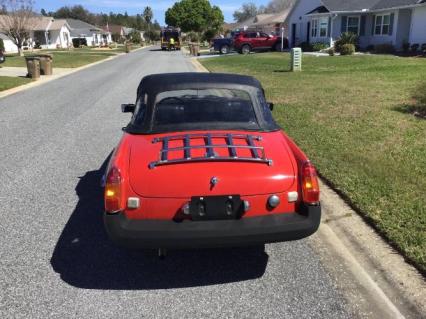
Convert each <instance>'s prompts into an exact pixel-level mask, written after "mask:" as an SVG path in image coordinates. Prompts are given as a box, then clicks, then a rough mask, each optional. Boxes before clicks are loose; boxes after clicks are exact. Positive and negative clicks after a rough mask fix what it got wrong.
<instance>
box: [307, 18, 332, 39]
mask: <svg viewBox="0 0 426 319" xmlns="http://www.w3.org/2000/svg"><path fill="white" fill-rule="evenodd" d="M327 34H328V18H327V17H324V18H319V19H313V20H312V22H311V36H312V38H316V37H320V38H325V37H327Z"/></svg>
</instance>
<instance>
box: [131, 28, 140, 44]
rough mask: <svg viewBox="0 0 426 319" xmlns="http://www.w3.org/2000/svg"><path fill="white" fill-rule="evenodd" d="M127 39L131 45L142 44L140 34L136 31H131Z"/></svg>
mask: <svg viewBox="0 0 426 319" xmlns="http://www.w3.org/2000/svg"><path fill="white" fill-rule="evenodd" d="M129 37H130V40H131V41H132V42H133V43H137V44H140V43H141V42H142V37H141V33H140V32H139V31H137V30H133V31H132V32H130V34H129Z"/></svg>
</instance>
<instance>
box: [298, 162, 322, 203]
mask: <svg viewBox="0 0 426 319" xmlns="http://www.w3.org/2000/svg"><path fill="white" fill-rule="evenodd" d="M301 173H302V174H301V175H302V197H303V202H304V203H306V204H309V205H315V204H318V203H319V195H320V191H319V184H318V175H317V171H316V169H315V167H314V166H313V165H312V163H311V162H305V163H303V165H302V172H301Z"/></svg>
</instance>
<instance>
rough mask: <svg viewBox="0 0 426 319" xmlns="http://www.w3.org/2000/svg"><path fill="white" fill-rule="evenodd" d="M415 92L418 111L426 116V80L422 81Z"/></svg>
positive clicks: (414, 96)
mask: <svg viewBox="0 0 426 319" xmlns="http://www.w3.org/2000/svg"><path fill="white" fill-rule="evenodd" d="M413 93H414V94H413V98H414V99H415V100H416V102H417V105H416V109H417V111H419V112H421V113H422V114H423V115H425V116H426V81H423V82H421V83H420V85H418V86H417V87H416V89H415V91H414V92H413Z"/></svg>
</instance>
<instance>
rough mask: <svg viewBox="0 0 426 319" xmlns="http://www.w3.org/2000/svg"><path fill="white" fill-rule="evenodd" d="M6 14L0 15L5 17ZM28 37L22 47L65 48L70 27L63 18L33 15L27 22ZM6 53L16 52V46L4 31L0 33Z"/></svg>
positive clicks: (0, 17)
mask: <svg viewBox="0 0 426 319" xmlns="http://www.w3.org/2000/svg"><path fill="white" fill-rule="evenodd" d="M5 17H6V16H0V19H5ZM28 25H30V27H29V28H30V30H28V33H29V38H28V39H26V41H25V42H24V44H23V48H33V47H40V48H42V49H55V48H67V47H68V46H69V45H70V44H71V40H70V27H69V25H68V24H67V22H66V21H65V20H64V19H54V18H52V17H34V18H32V20H31V21H30V22H29V24H28ZM0 36H1V38H2V39H3V42H4V45H5V51H6V53H15V52H18V48H17V46H16V45H15V44H14V43H13V42H12V40H11V39H9V38H8V37H7V36H6V35H5V34H4V33H0Z"/></svg>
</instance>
